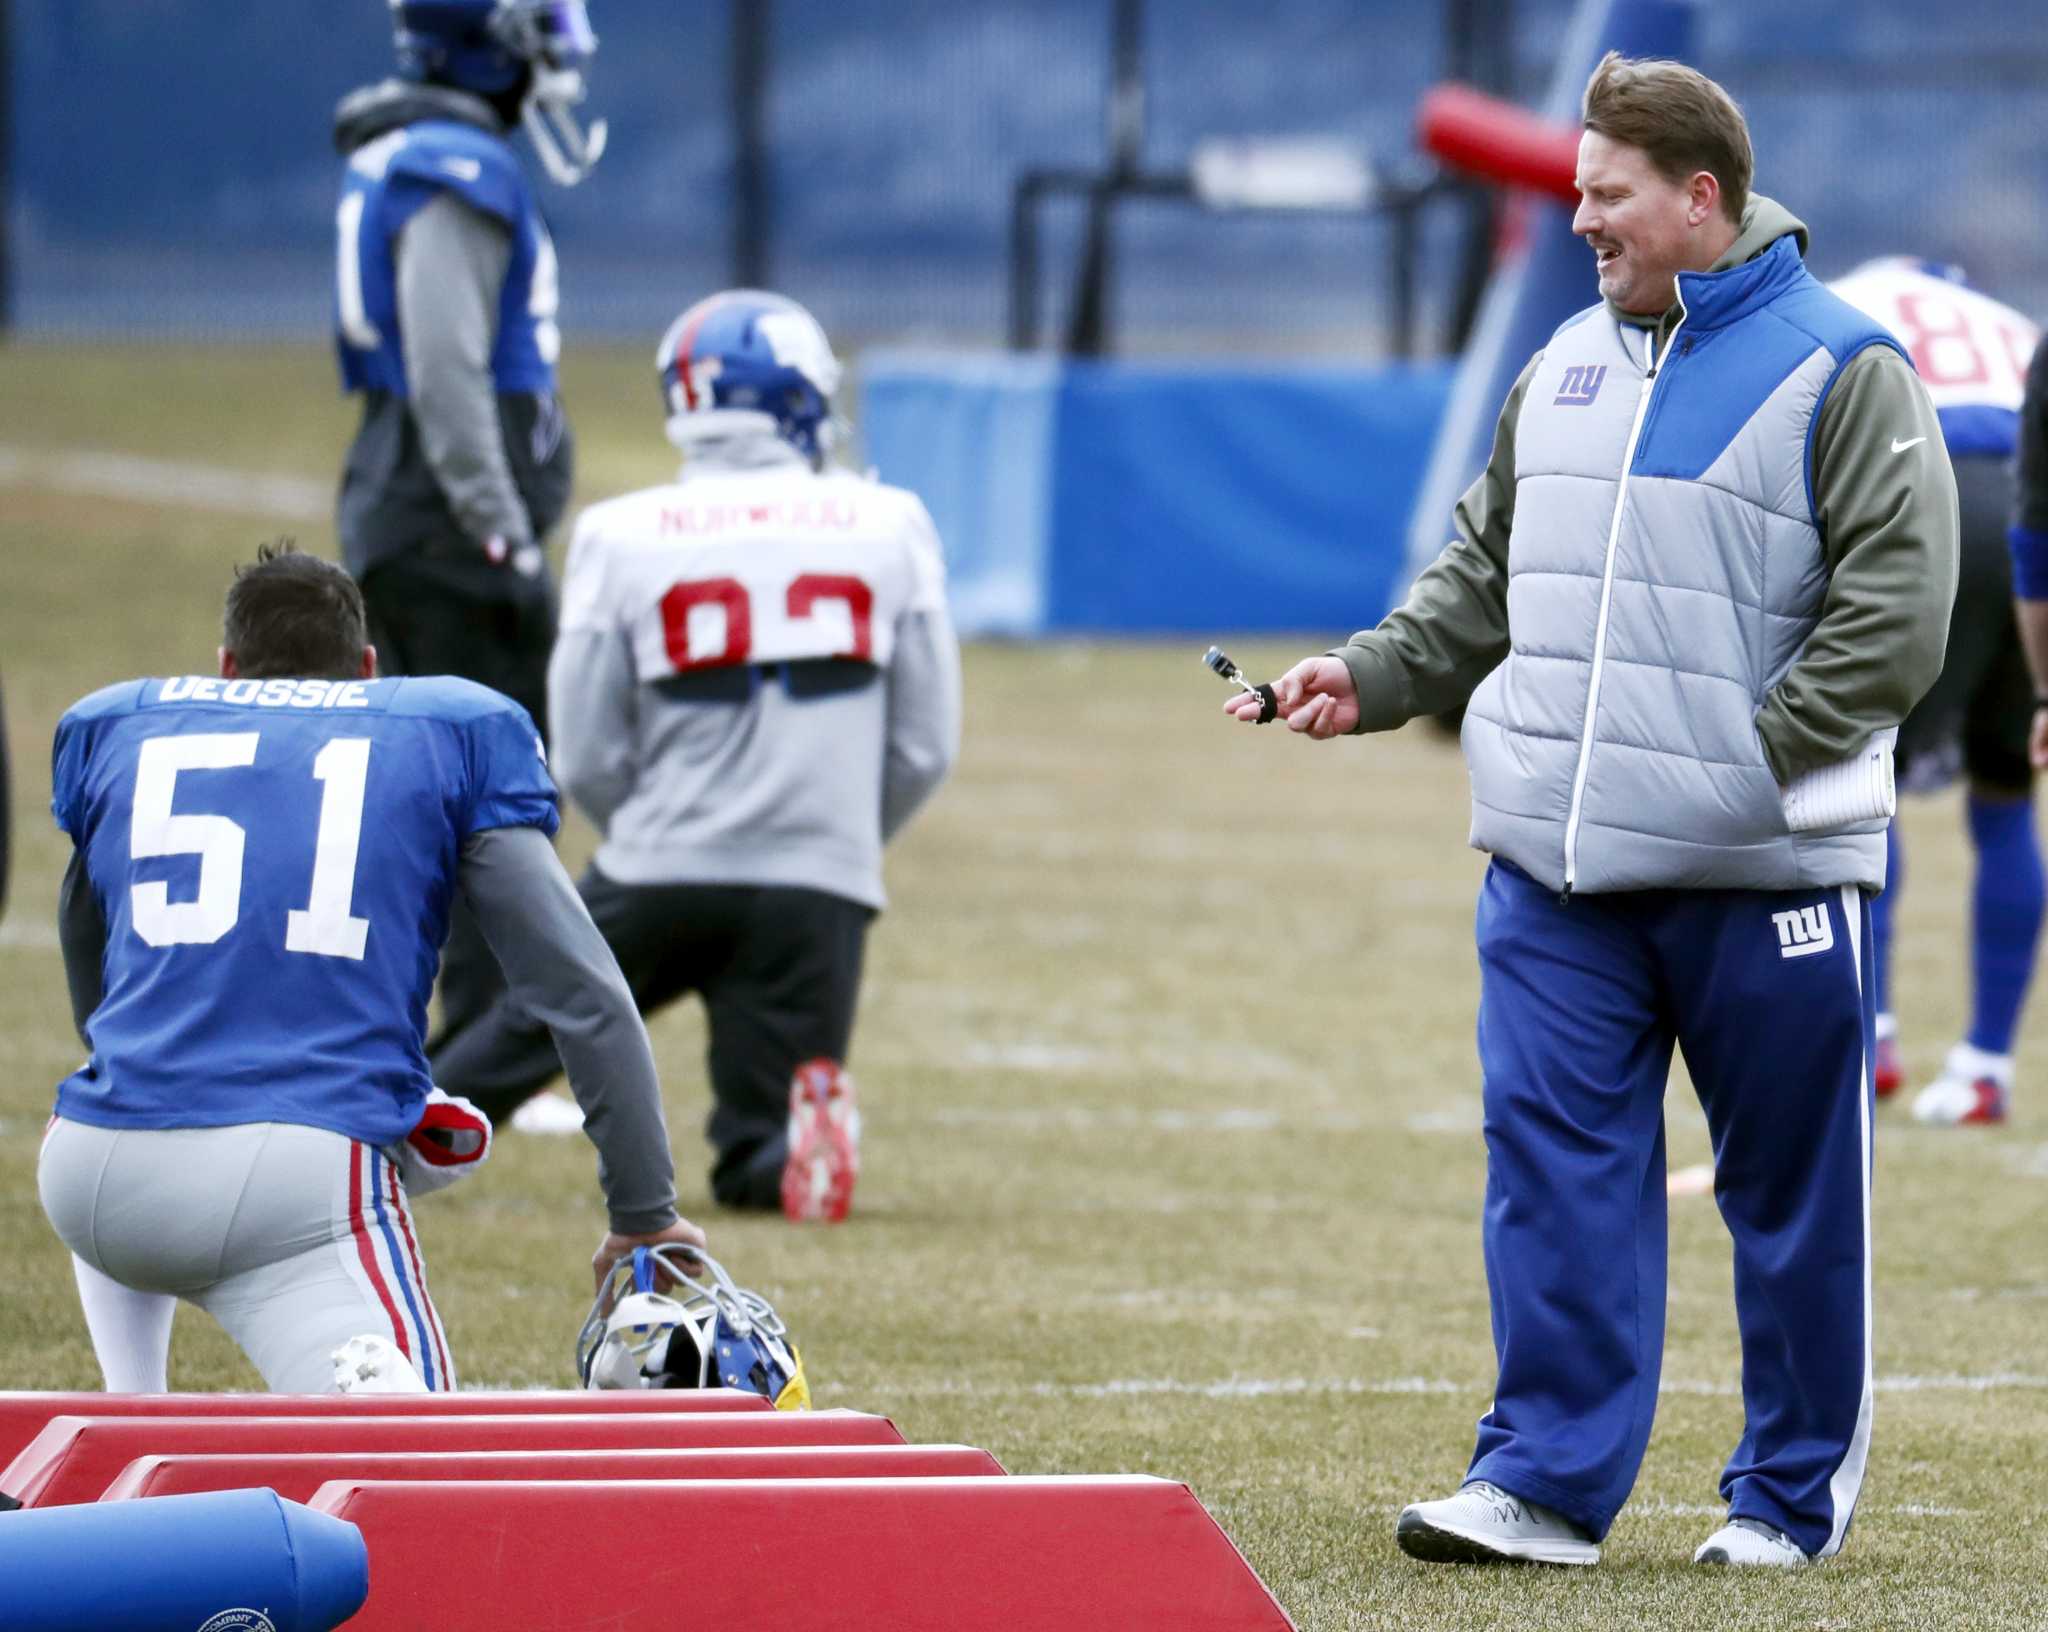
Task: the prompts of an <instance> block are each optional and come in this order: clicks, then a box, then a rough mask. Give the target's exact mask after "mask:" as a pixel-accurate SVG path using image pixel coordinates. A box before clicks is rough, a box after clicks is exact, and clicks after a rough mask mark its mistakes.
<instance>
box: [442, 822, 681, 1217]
mask: <svg viewBox="0 0 2048 1632" xmlns="http://www.w3.org/2000/svg"><path fill="white" fill-rule="evenodd" d="M461 878H462V890H463V894H464V895H465V896H466V897H467V898H468V900H469V904H470V907H471V909H472V910H473V911H474V912H475V913H476V918H477V923H478V925H479V926H480V927H481V928H482V930H483V932H484V939H485V940H487V941H488V942H490V946H491V951H492V952H493V953H495V954H496V955H497V959H498V962H499V964H500V965H501V966H502V967H503V969H504V971H505V979H506V981H507V982H508V983H509V984H510V986H511V988H512V996H513V999H514V1000H515V1001H516V1002H517V1003H518V1004H519V1006H520V1007H521V1008H522V1009H524V1010H525V1011H526V1012H527V1013H528V1014H529V1015H531V1016H532V1017H533V1018H534V1019H535V1020H537V1021H539V1022H540V1023H541V1024H542V1025H544V1026H546V1027H547V1028H548V1030H549V1031H551V1032H552V1033H553V1034H554V1038H555V1048H556V1050H557V1051H558V1052H559V1053H560V1054H561V1056H562V1064H563V1066H564V1067H565V1068H566V1069H567V1071H568V1073H569V1086H570V1087H571V1088H572V1089H573V1090H574V1091H575V1094H576V1103H577V1104H579V1105H581V1106H582V1107H583V1115H584V1123H583V1131H584V1132H585V1133H586V1134H588V1135H589V1136H590V1142H591V1143H592V1144H594V1145H595V1146H597V1182H598V1184H599V1185H600V1186H601V1187H602V1188H603V1190H604V1198H605V1207H606V1210H607V1211H608V1213H609V1214H610V1217H611V1227H612V1228H613V1229H614V1230H615V1231H617V1232H618V1233H619V1234H621V1235H646V1234H650V1233H652V1232H653V1231H655V1230H660V1229H666V1228H667V1227H668V1226H669V1225H670V1224H673V1223H674V1222H675V1220H676V1174H675V1162H674V1159H673V1158H672V1157H671V1155H670V1153H669V1145H668V1126H667V1124H666V1123H665V1122H664V1121H663V1120H662V1113H661V1085H660V1083H659V1082H658V1081H657V1079H656V1077H655V1074H654V1053H653V1051H652V1050H651V1049H650V1048H649V1047H648V1043H647V1028H646V1027H645V1026H643V1025H642V1024H641V1023H640V1013H639V1010H638V1009H636V1008H635V1007H634V1005H633V994H632V993H631V992H630V991H629V990H628V989H627V987H626V977H625V976H624V975H622V974H620V973H619V965H618V960H617V959H615V958H614V957H613V956H612V950H611V948H610V947H609V946H607V945H605V940H604V937H603V936H602V935H601V934H599V933H598V929H597V925H595V924H594V923H592V922H591V921H590V913H589V911H588V909H586V908H585V907H584V905H583V898H582V897H581V896H579V895H578V894H577V893H576V886H575V885H574V884H572V883H570V881H569V875H568V874H567V873H566V872H564V871H563V870H562V864H561V862H560V860H559V859H557V857H556V855H555V852H554V847H553V846H552V845H550V844H549V843H548V841H547V837H546V835H544V834H543V833H542V832H541V831H540V830H539V829H538V828H532V827H494V828H487V829H485V830H484V831H483V832H481V833H475V834H472V835H471V836H470V837H469V839H468V840H467V841H466V842H465V843H464V844H463V846H462V875H461Z"/></svg>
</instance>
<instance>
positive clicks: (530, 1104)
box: [512, 1093, 583, 1137]
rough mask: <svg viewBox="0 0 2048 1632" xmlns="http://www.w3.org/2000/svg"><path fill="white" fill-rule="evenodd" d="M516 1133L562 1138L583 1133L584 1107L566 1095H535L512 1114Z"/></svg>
mask: <svg viewBox="0 0 2048 1632" xmlns="http://www.w3.org/2000/svg"><path fill="white" fill-rule="evenodd" d="M512 1128H513V1131H514V1132H516V1133H538V1134H541V1135H544V1136H547V1135H552V1136H555V1137H560V1136H561V1135H563V1134H566V1133H581V1132H582V1131H583V1107H582V1106H580V1105H578V1104H577V1103H576V1101H575V1100H573V1099H571V1098H569V1097H568V1096H567V1095H566V1094H554V1093H548V1094H535V1095H534V1096H533V1098H531V1099H529V1100H528V1101H527V1102H526V1103H525V1104H524V1105H522V1106H520V1107H519V1109H518V1110H516V1111H514V1112H513V1113H512Z"/></svg>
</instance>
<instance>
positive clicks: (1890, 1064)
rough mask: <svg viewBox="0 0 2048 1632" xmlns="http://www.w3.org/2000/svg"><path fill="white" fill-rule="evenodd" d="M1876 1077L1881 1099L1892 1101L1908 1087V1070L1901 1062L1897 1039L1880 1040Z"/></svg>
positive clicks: (1878, 1095)
mask: <svg viewBox="0 0 2048 1632" xmlns="http://www.w3.org/2000/svg"><path fill="white" fill-rule="evenodd" d="M1875 1075H1876V1077H1877V1097H1878V1098H1879V1099H1890V1098H1891V1097H1892V1095H1893V1094H1896V1093H1897V1092H1898V1091H1899V1090H1900V1089H1901V1088H1903V1087H1904V1086H1905V1085H1906V1069H1905V1066H1904V1065H1903V1064H1902V1063H1901V1062H1900V1060H1899V1040H1898V1039H1897V1038H1896V1037H1880V1038H1878V1040H1877V1069H1876V1073H1875Z"/></svg>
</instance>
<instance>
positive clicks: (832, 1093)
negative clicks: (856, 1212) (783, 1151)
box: [782, 1059, 860, 1224]
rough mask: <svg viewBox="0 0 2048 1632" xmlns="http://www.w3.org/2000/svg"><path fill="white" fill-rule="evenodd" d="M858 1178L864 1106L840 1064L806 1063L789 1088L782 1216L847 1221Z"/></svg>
mask: <svg viewBox="0 0 2048 1632" xmlns="http://www.w3.org/2000/svg"><path fill="white" fill-rule="evenodd" d="M859 1177H860V1107H859V1106H858V1105H857V1104H856V1103H855V1101H854V1097H853V1078H851V1077H850V1076H848V1075H847V1074H846V1073H845V1072H844V1071H842V1070H841V1069H840V1068H839V1062H838V1061H837V1060H827V1059H817V1060H806V1061H805V1062H804V1063H803V1064H802V1065H800V1066H798V1067H797V1068H796V1075H795V1077H794V1078H793V1079H791V1082H790V1085H789V1156H788V1159H787V1160H785V1161H784V1163H783V1164H782V1212H783V1216H784V1217H785V1218H788V1219H790V1220H792V1221H793V1222H795V1223H799V1224H805V1223H824V1224H839V1223H843V1222H844V1221H845V1218H846V1214H847V1211H848V1209H849V1208H851V1207H852V1206H853V1184H854V1180H856V1179H858V1178H859Z"/></svg>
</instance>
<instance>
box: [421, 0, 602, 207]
mask: <svg viewBox="0 0 2048 1632" xmlns="http://www.w3.org/2000/svg"><path fill="white" fill-rule="evenodd" d="M391 27H392V34H393V38H394V41H395V43H396V45H397V47H398V71H399V73H400V74H402V75H403V76H404V77H405V78H407V79H417V80H424V81H430V82H432V83H434V84H437V85H453V86H455V87H456V88H457V89H458V90H464V91H473V92H474V93H475V94H477V95H478V96H483V97H501V96H504V95H505V94H507V93H508V92H511V91H514V90H517V89H518V88H519V87H520V85H521V84H524V85H525V86H526V94H525V96H524V98H523V99H522V101H521V103H520V122H521V123H522V124H523V125H524V126H525V127H526V134H527V136H528V137H529V138H530V139H531V140H532V142H533V147H534V151H535V152H536V153H538V154H539V155H540V161H541V164H542V165H543V166H544V167H545V168H546V170H547V172H548V174H549V175H550V176H552V177H554V179H555V180H556V181H558V182H560V183H561V184H562V185H563V186H565V187H573V186H574V185H575V184H576V183H577V182H579V181H581V180H582V179H583V178H584V177H585V176H586V175H588V174H589V173H590V167H591V166H592V165H594V164H596V163H597V161H598V159H599V157H600V156H601V155H602V154H603V152H604V143H605V136H606V126H605V122H604V121H603V120H602V119H599V120H596V121H594V122H593V123H592V124H591V125H590V126H589V128H588V129H586V128H584V127H583V126H582V125H580V124H579V123H578V122H577V120H576V115H575V113H574V111H573V110H574V109H575V107H576V105H577V104H578V103H580V102H581V101H582V100H583V98H584V95H585V88H584V83H583V71H584V69H585V68H586V67H588V66H589V63H590V59H591V58H592V57H593V56H594V55H595V54H596V52H597V36H596V35H595V34H594V33H592V32H591V28H590V14H589V12H588V11H586V10H585V9H584V5H583V0H391Z"/></svg>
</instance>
